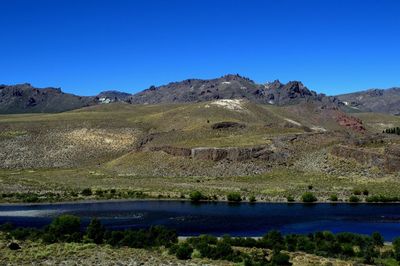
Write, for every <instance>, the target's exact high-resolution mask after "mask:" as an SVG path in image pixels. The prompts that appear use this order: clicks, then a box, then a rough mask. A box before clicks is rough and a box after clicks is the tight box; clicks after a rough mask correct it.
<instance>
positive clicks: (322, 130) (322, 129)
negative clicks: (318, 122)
mask: <svg viewBox="0 0 400 266" xmlns="http://www.w3.org/2000/svg"><path fill="white" fill-rule="evenodd" d="M311 130H314V131H318V132H326V129H325V128H323V127H317V126H312V127H311Z"/></svg>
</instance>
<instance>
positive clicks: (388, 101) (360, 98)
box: [337, 88, 400, 115]
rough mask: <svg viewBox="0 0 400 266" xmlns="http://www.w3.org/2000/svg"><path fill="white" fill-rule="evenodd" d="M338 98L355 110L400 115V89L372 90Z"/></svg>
mask: <svg viewBox="0 0 400 266" xmlns="http://www.w3.org/2000/svg"><path fill="white" fill-rule="evenodd" d="M337 98H338V99H339V100H340V101H342V102H343V103H344V104H345V105H346V106H348V107H350V108H352V109H354V110H359V111H368V112H379V113H389V114H394V115H400V88H391V89H387V90H382V89H371V90H367V91H361V92H355V93H349V94H343V95H338V96H337Z"/></svg>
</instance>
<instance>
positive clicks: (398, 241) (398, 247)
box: [392, 237, 400, 261]
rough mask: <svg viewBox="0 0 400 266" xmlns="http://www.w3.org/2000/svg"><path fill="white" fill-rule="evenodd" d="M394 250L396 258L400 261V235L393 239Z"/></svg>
mask: <svg viewBox="0 0 400 266" xmlns="http://www.w3.org/2000/svg"><path fill="white" fill-rule="evenodd" d="M392 244H393V251H394V256H395V258H396V259H397V260H398V261H400V237H397V238H395V239H394V240H393V243H392Z"/></svg>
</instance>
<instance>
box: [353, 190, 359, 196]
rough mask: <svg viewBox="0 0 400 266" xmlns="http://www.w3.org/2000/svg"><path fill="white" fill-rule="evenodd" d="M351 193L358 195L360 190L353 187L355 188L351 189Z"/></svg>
mask: <svg viewBox="0 0 400 266" xmlns="http://www.w3.org/2000/svg"><path fill="white" fill-rule="evenodd" d="M353 194H354V195H357V196H359V195H361V190H359V189H355V190H353Z"/></svg>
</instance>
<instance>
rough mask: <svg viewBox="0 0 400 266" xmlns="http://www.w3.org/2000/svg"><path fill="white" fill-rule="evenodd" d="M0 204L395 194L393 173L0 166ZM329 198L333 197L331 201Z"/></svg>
mask: <svg viewBox="0 0 400 266" xmlns="http://www.w3.org/2000/svg"><path fill="white" fill-rule="evenodd" d="M0 182H1V184H2V186H1V187H0V203H42V202H44V203H52V202H55V203H57V202H77V201H91V200H111V199H112V200H136V199H156V200H170V199H172V200H189V199H190V194H191V193H193V192H194V191H199V192H200V193H202V195H203V196H204V197H206V198H207V199H208V200H210V201H218V202H219V201H227V196H228V195H229V194H231V193H237V194H239V195H240V197H241V200H242V201H243V202H249V201H254V200H255V201H256V202H279V203H282V202H292V201H293V202H302V196H303V194H304V193H306V192H310V193H312V194H314V195H315V197H316V201H317V202H328V203H329V202H337V203H341V202H349V201H350V198H351V197H353V200H354V199H357V200H358V202H365V201H366V199H367V198H370V197H374V196H383V197H385V198H394V197H396V198H397V197H399V196H400V193H399V191H400V179H399V178H398V177H396V176H392V177H383V178H363V177H359V176H347V177H343V176H336V175H326V174H321V173H318V172H309V173H305V172H301V171H294V170H290V169H285V168H280V169H275V170H273V171H271V172H269V173H266V174H264V175H255V176H247V177H179V178H178V177H141V176H115V175H114V174H113V173H111V172H104V171H102V170H100V169H97V170H93V169H37V170H4V169H2V170H0ZM332 199H335V201H333V200H332Z"/></svg>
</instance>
